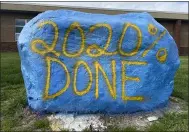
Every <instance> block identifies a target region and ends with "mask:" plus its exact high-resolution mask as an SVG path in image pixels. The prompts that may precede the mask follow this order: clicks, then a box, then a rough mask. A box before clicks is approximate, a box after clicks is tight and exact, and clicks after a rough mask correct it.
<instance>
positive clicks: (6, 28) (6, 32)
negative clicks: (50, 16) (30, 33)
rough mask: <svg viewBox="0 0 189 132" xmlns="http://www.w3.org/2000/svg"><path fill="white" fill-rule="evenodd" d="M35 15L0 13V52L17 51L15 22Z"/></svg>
mask: <svg viewBox="0 0 189 132" xmlns="http://www.w3.org/2000/svg"><path fill="white" fill-rule="evenodd" d="M36 15H37V13H29V12H27V13H23V12H6V11H2V12H1V22H0V24H1V51H17V45H16V41H15V20H16V19H32V18H33V17H35V16H36Z"/></svg>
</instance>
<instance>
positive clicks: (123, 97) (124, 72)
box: [121, 61, 147, 101]
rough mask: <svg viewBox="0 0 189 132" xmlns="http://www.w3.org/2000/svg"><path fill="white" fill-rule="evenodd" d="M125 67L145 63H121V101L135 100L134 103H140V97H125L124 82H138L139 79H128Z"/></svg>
mask: <svg viewBox="0 0 189 132" xmlns="http://www.w3.org/2000/svg"><path fill="white" fill-rule="evenodd" d="M126 65H147V62H144V61H122V80H121V81H122V100H124V101H126V100H136V101H142V100H144V98H143V97H142V96H130V97H129V96H126V95H125V94H126V92H125V82H126V81H129V80H131V81H137V82H139V81H140V78H139V77H129V76H126Z"/></svg>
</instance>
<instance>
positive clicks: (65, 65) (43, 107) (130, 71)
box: [18, 10, 180, 113]
mask: <svg viewBox="0 0 189 132" xmlns="http://www.w3.org/2000/svg"><path fill="white" fill-rule="evenodd" d="M18 50H19V55H20V58H21V70H22V74H23V78H24V83H25V87H26V92H27V99H28V104H29V106H30V107H31V108H32V109H34V110H36V111H39V112H44V111H47V112H77V113H96V112H101V113H131V112H136V111H150V110H153V109H155V108H159V107H163V106H165V105H166V103H167V102H168V99H169V96H170V95H171V93H172V91H173V86H174V76H175V73H176V71H177V69H178V67H179V64H180V60H179V55H178V49H177V45H176V43H175V41H174V39H173V38H172V36H171V35H170V34H169V32H168V31H167V30H166V29H165V28H164V27H163V26H162V25H160V24H159V23H158V22H157V21H156V20H155V19H154V18H153V17H152V16H151V15H149V14H148V13H128V14H120V15H105V14H90V13H83V12H77V11H71V10H57V11H47V12H44V13H41V14H39V15H38V16H36V17H35V18H33V19H32V20H31V21H30V22H28V23H27V24H26V26H25V27H24V28H23V30H22V32H21V34H20V36H19V40H18Z"/></svg>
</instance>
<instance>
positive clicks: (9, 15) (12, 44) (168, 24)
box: [1, 11, 189, 55]
mask: <svg viewBox="0 0 189 132" xmlns="http://www.w3.org/2000/svg"><path fill="white" fill-rule="evenodd" d="M37 14H38V13H33V12H6V11H3V12H2V13H1V51H17V45H16V41H15V19H31V18H33V17H35V16H36V15H37ZM157 21H158V22H159V23H161V24H162V25H163V26H164V27H165V28H167V30H168V31H169V32H170V34H171V35H172V37H173V38H174V37H175V31H174V30H175V26H176V25H175V24H176V20H167V19H157ZM180 32H181V33H180V43H179V44H178V48H179V50H180V51H179V52H180V55H188V45H189V44H188V21H182V22H181V28H180Z"/></svg>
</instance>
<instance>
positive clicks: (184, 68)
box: [172, 56, 188, 102]
mask: <svg viewBox="0 0 189 132" xmlns="http://www.w3.org/2000/svg"><path fill="white" fill-rule="evenodd" d="M180 60H181V65H180V67H179V69H178V72H177V73H176V76H175V83H174V85H175V86H174V91H173V94H172V96H175V97H179V98H181V99H183V100H185V101H187V102H188V57H184V56H181V57H180Z"/></svg>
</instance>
